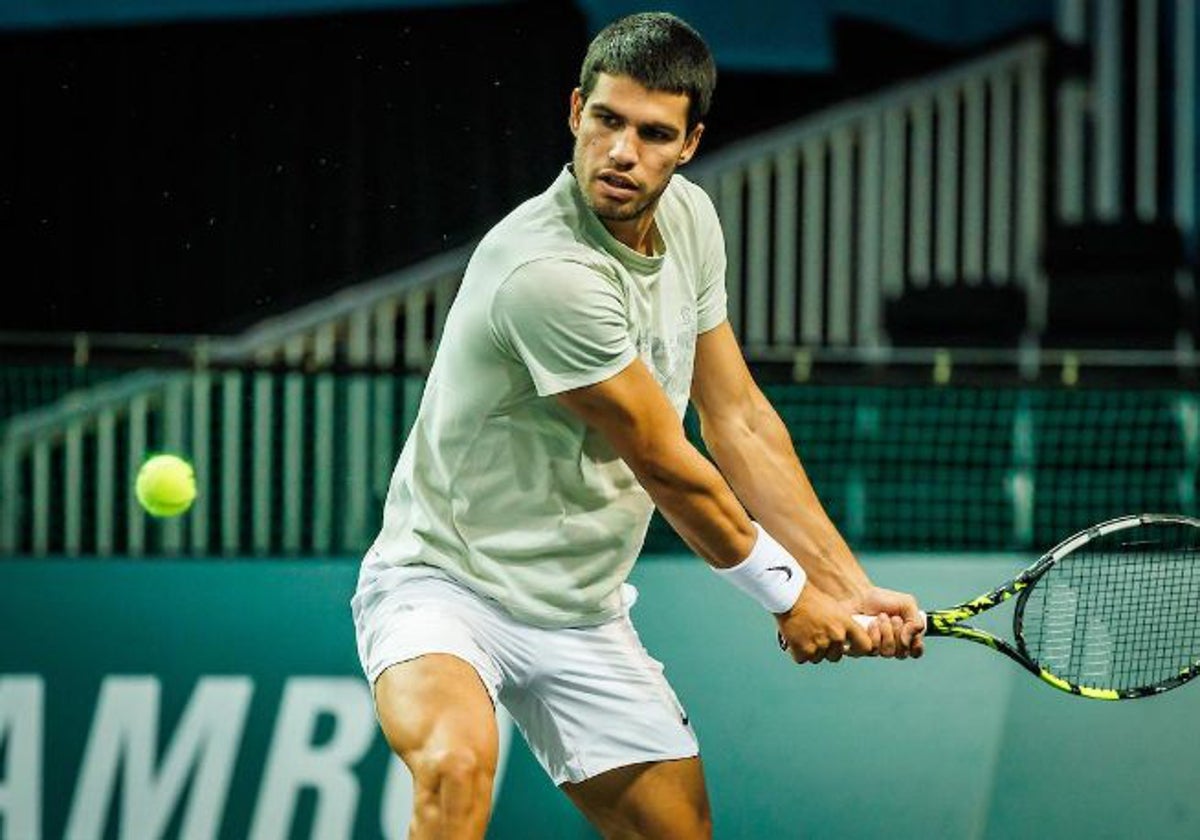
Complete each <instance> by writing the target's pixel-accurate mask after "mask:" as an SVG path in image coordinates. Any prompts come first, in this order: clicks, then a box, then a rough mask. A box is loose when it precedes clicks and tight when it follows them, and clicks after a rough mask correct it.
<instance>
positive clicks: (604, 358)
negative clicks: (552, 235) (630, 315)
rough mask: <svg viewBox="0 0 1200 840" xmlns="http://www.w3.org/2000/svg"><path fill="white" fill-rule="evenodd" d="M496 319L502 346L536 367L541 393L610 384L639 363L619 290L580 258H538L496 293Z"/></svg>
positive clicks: (493, 308) (531, 371) (491, 318)
mask: <svg viewBox="0 0 1200 840" xmlns="http://www.w3.org/2000/svg"><path fill="white" fill-rule="evenodd" d="M489 323H490V326H491V330H492V335H493V337H494V339H495V341H496V343H497V345H498V346H499V347H500V349H501V350H502V351H504V352H506V353H508V354H509V355H511V356H513V357H514V358H516V359H518V360H519V361H520V362H521V363H522V364H524V365H525V367H526V368H527V369H528V370H529V375H530V377H532V379H533V384H534V387H535V388H536V389H537V392H538V394H539V395H541V396H549V395H551V394H557V393H561V392H562V391H569V390H571V389H572V388H582V387H584V386H586V385H594V384H596V383H597V382H603V381H604V380H605V379H608V378H610V377H612V376H614V375H615V374H617V373H619V372H620V371H622V370H623V369H624V368H625V367H626V366H627V365H628V364H629V363H630V362H632V361H633V359H634V357H635V355H636V350H635V348H634V346H633V343H632V342H631V341H630V339H629V328H628V326H627V324H626V319H625V309H624V307H623V305H622V301H621V296H620V292H619V291H618V289H617V288H616V287H615V286H614V285H613V283H611V282H610V281H609V280H607V279H606V278H605V277H603V276H602V275H600V274H598V273H597V272H596V271H594V270H593V269H590V268H588V267H586V266H584V265H581V264H579V263H573V262H567V261H564V260H538V261H535V262H531V263H527V264H525V265H523V266H521V267H519V268H517V269H516V270H515V271H514V272H513V273H512V274H511V275H509V277H508V278H506V279H505V280H504V281H503V282H502V283H501V284H500V286H499V288H498V289H497V290H496V294H495V296H494V297H493V299H492V306H491V311H490V313H489Z"/></svg>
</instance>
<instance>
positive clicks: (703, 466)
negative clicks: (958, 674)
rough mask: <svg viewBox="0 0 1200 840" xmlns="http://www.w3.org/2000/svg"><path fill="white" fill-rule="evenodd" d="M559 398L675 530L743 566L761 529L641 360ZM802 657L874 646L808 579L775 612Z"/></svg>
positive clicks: (727, 563) (716, 557) (712, 557)
mask: <svg viewBox="0 0 1200 840" xmlns="http://www.w3.org/2000/svg"><path fill="white" fill-rule="evenodd" d="M557 399H558V400H559V401H560V402H561V403H562V404H563V405H565V406H566V407H567V408H568V409H569V410H571V411H572V412H574V413H575V414H577V415H578V416H579V417H581V418H582V419H583V420H584V422H586V423H587V424H588V425H589V426H591V427H592V428H594V429H596V430H598V431H599V432H600V433H601V434H603V435H604V436H605V438H607V439H608V441H609V442H610V443H611V444H612V445H613V448H614V449H616V451H617V454H618V455H620V456H621V458H622V459H623V460H624V461H625V463H626V464H628V465H629V467H630V469H632V470H633V472H634V475H636V476H637V479H638V481H639V482H640V483H641V484H642V486H643V487H644V488H645V489H646V491H647V492H648V493H649V494H650V497H651V498H652V499H654V502H655V504H656V505H657V506H658V509H659V510H660V511H662V514H663V516H665V517H666V518H667V521H668V522H670V523H671V525H672V527H674V528H675V530H676V532H678V533H679V535H680V536H681V537H683V539H684V541H685V542H687V544H688V545H689V546H690V547H691V548H692V550H693V551H695V552H696V553H697V554H698V555H700V556H701V557H703V558H704V559H705V560H706V561H707V562H708V563H709V565H711V566H714V567H716V568H729V567H732V566H737V565H738V564H740V563H741V562H742V561H743V560H744V559H745V558H746V557H747V555H749V554H750V552H751V550H752V549H753V548H754V546H755V541H756V539H757V536H758V534H757V531H756V530H755V528H754V525H753V523H752V522H751V521H750V517H749V516H748V515H747V513H746V511H745V509H744V508H743V507H742V505H741V503H740V502H739V501H738V499H737V496H735V495H734V492H733V490H732V489H731V488H730V487H729V484H728V483H727V482H726V480H725V479H724V477H722V475H721V473H720V472H719V471H718V470H717V469H716V468H715V467H714V466H713V465H712V463H711V462H710V461H709V460H708V459H707V458H705V457H704V455H702V454H701V453H700V452H699V451H698V450H697V449H696V448H695V447H694V446H693V445H692V443H691V442H690V441H689V440H688V439H687V436H686V435H685V434H684V431H683V425H682V424H681V423H680V422H679V417H678V415H676V413H675V410H674V408H672V406H671V404H670V402H669V401H668V400H667V397H666V395H665V394H664V393H663V391H662V389H661V388H660V387H659V385H658V383H657V382H655V380H654V377H653V376H651V374H650V372H649V371H648V370H647V369H646V367H645V365H644V364H642V362H641V361H640V360H634V361H633V362H631V363H630V364H629V365H628V366H627V367H626V368H625V369H624V370H622V371H621V372H620V373H618V374H617V375H615V376H613V377H611V378H609V379H607V380H605V381H603V382H600V383H598V384H595V385H588V386H586V387H582V388H576V389H574V390H570V391H565V392H563V393H560V394H558V395H557ZM776 619H777V620H778V621H779V622H780V627H781V632H783V633H784V635H785V637H786V638H787V640H788V642H789V645H790V646H791V647H790V650H791V652H792V656H793V658H794V659H796V661H798V662H819V661H821V660H822V659H830V660H837V659H840V658H841V656H842V654H843V652H844V648H843V642H844V641H845V640H849V642H850V645H851V646H850V652H851V653H853V654H855V655H863V654H867V653H872V652H874V650H875V648H876V638H875V637H873V636H871V635H869V634H868V633H867V632H866V631H864V630H863V629H862V628H861V627H859V626H858V625H857V624H855V622H854V621H853V619H852V618H851V616H850V611H849V610H848V609H847V608H846V607H845V606H844V605H840V604H838V603H837V601H836V600H835V599H834V598H832V597H831V596H829V595H827V594H826V593H825V592H823V591H822V590H821V588H820V587H819V586H817V585H816V584H814V583H812V582H810V583H809V585H807V586H805V587H804V588H803V590H801V592H800V597H799V598H798V599H797V601H796V603H795V604H793V605H792V607H791V609H790V610H788V611H787V612H786V613H780V614H778V615H777V616H776Z"/></svg>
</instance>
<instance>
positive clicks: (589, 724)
mask: <svg viewBox="0 0 1200 840" xmlns="http://www.w3.org/2000/svg"><path fill="white" fill-rule="evenodd" d="M635 598H636V591H635V590H634V589H633V587H632V586H630V587H628V592H627V597H626V599H625V604H626V609H625V612H624V613H623V614H622V615H620V616H618V617H617V618H615V619H613V620H611V621H609V622H607V623H605V624H600V625H597V626H594V627H579V628H566V629H545V628H540V627H534V626H531V625H529V624H525V623H522V622H520V621H517V620H516V619H515V618H513V617H512V616H511V615H509V614H508V613H507V612H505V611H504V610H503V609H502V608H501V607H500V606H499V605H498V604H497V603H496V602H494V601H492V600H490V599H486V598H484V597H482V596H480V595H478V594H476V593H474V592H473V591H471V590H470V589H468V588H467V587H465V586H463V585H462V584H460V583H458V582H457V581H455V580H454V579H453V578H451V577H450V576H449V575H448V574H447V573H445V572H443V571H442V570H440V569H435V568H433V567H430V566H380V565H375V564H364V567H363V570H362V571H361V572H360V575H359V580H358V589H357V591H356V593H355V595H354V598H353V600H352V602H351V603H352V611H353V614H354V628H355V633H356V636H357V639H358V655H359V659H360V661H361V662H362V667H363V673H364V674H366V677H367V680H368V681H369V682H370V684H371V687H372V690H374V686H375V680H376V679H377V678H378V677H379V675H380V674H381V673H383V671H384V670H385V669H386V668H388V667H389V666H391V665H395V664H396V663H399V662H405V661H407V660H410V659H415V658H416V657H418V656H422V655H424V654H428V653H447V654H452V655H454V656H457V657H459V658H460V659H463V660H465V661H466V662H467V663H469V664H470V665H471V666H472V667H474V669H475V671H476V672H477V673H478V674H479V678H480V680H481V681H482V682H483V685H484V686H485V687H486V689H487V691H488V693H489V694H490V695H491V698H492V703H493V704H495V703H497V702H499V703H502V704H503V705H504V707H505V708H506V709H507V710H508V712H509V714H510V715H511V716H512V718H513V720H514V721H515V722H516V724H517V727H518V728H519V729H520V731H521V734H522V735H523V736H524V737H525V741H526V743H528V744H529V748H530V750H532V752H533V754H534V756H535V757H536V758H537V760H538V762H539V763H540V764H541V765H542V767H543V768H544V769H545V770H546V773H547V774H549V776H550V778H551V779H553V780H554V784H556V785H560V784H562V783H564V782H581V781H583V780H584V779H589V778H591V777H593V776H596V775H598V774H600V773H603V772H605V771H607V770H612V769H614V768H616V767H624V766H626V765H629V764H637V763H641V762H648V761H665V760H670V759H679V758H689V757H692V756H695V755H698V754H699V746H698V743H697V740H696V734H695V732H694V731H693V729H692V726H691V723H690V722H689V720H688V717H687V713H686V712H685V711H684V710H683V707H682V706H680V704H679V700H678V699H677V698H676V696H675V692H674V691H673V690H672V689H671V686H670V685H669V684H668V683H667V680H666V677H665V676H664V675H663V666H662V664H661V663H659V662H658V661H657V660H655V659H654V658H652V657H651V656H650V655H649V654H648V653H647V652H646V649H645V648H644V647H642V643H641V641H640V640H639V639H638V636H637V632H636V631H635V630H634V628H633V624H632V622H631V621H630V619H629V612H628V610H629V607H630V606H632V604H633V600H634V599H635Z"/></svg>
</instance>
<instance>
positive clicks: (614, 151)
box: [608, 126, 638, 168]
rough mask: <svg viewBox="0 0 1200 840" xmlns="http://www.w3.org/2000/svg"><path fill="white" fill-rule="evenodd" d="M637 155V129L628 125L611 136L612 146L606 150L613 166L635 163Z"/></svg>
mask: <svg viewBox="0 0 1200 840" xmlns="http://www.w3.org/2000/svg"><path fill="white" fill-rule="evenodd" d="M637 155H638V137H637V131H636V130H635V129H634V128H633V127H632V126H630V127H629V128H627V129H625V130H624V131H622V132H619V133H618V134H617V136H616V137H614V138H613V144H612V147H611V148H610V149H609V150H608V157H609V160H611V161H612V162H613V164H614V165H615V166H621V167H626V168H628V167H632V166H633V165H634V164H635V163H637Z"/></svg>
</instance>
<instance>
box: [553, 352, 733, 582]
mask: <svg viewBox="0 0 1200 840" xmlns="http://www.w3.org/2000/svg"><path fill="white" fill-rule="evenodd" d="M558 400H559V401H560V402H561V403H563V404H564V405H565V406H566V407H567V408H568V409H570V410H571V411H572V412H574V413H575V414H577V415H578V416H579V417H581V418H582V419H583V421H584V422H585V423H587V424H588V425H589V426H591V427H592V428H594V429H596V430H597V431H599V432H600V433H601V434H602V435H604V437H605V438H606V439H607V440H608V441H609V442H610V443H611V444H612V445H613V448H614V449H616V451H617V454H618V455H620V456H621V458H622V460H624V461H625V463H626V464H628V465H629V468H630V469H632V470H633V472H634V475H636V476H637V479H638V481H639V482H640V483H641V485H642V487H644V488H645V489H646V492H647V493H649V494H650V497H651V498H652V499H653V500H654V503H655V504H656V505H657V506H658V509H659V510H660V511H662V514H663V516H664V517H666V519H667V521H668V522H670V523H671V526H672V527H673V528H674V529H675V530H676V532H677V533H678V534H679V535H680V536H681V537H682V538H683V540H684V542H686V543H687V544H688V546H689V547H690V548H691V549H692V550H693V551H695V552H696V553H697V554H698V555H700V556H701V557H703V558H704V560H705V561H707V562H708V563H709V565H712V566H716V567H718V568H726V567H729V566H734V565H737V563H738V562H740V561H741V560H742V559H743V558H744V557H745V556H746V555H747V554H749V553H750V549H751V548H752V547H753V545H754V540H755V536H756V532H755V530H754V527H753V525H752V524H751V522H750V517H749V516H748V515H747V514H746V511H745V510H744V509H743V508H742V505H741V504H740V503H739V502H738V500H737V497H736V496H734V494H733V491H732V490H731V489H730V488H729V485H728V484H727V483H726V482H725V480H724V478H722V477H721V474H720V473H719V472H718V471H717V470H716V468H715V467H713V465H712V463H710V462H709V460H708V459H707V458H705V457H704V456H703V455H702V454H701V453H700V452H699V451H697V449H696V448H695V447H694V446H693V445H692V443H691V442H690V441H689V440H688V439H687V436H686V435H685V434H684V431H683V426H682V424H680V422H679V417H678V415H677V414H676V413H675V409H674V408H673V407H672V406H671V404H670V402H669V401H668V400H667V397H666V395H665V394H664V393H663V391H662V389H661V388H660V387H659V385H658V383H657V382H656V381H655V380H654V377H653V376H652V375H651V374H650V371H649V370H647V369H646V366H645V365H644V364H643V363H642V362H641V361H640V360H635V361H634V362H632V363H631V364H630V365H628V366H627V367H626V368H625V369H624V370H622V371H621V372H620V373H618V374H617V375H616V376H613V377H612V378H610V379H607V380H605V381H603V382H600V383H598V384H596V385H591V386H588V387H586V388H577V389H575V390H572V391H566V392H564V393H562V394H559V395H558Z"/></svg>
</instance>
